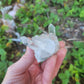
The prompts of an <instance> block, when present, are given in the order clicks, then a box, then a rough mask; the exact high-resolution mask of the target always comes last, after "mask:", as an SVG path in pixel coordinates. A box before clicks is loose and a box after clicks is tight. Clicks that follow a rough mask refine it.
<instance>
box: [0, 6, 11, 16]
mask: <svg viewBox="0 0 84 84" xmlns="http://www.w3.org/2000/svg"><path fill="white" fill-rule="evenodd" d="M11 8H12V6H7V7H4V8H1V9H0V11H1V13H2V16H3V17H4V15H5V14H7V12H8V11H9V10H10V9H11Z"/></svg>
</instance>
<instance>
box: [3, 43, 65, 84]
mask: <svg viewBox="0 0 84 84" xmlns="http://www.w3.org/2000/svg"><path fill="white" fill-rule="evenodd" d="M64 47H65V44H64V42H60V50H59V51H58V52H57V53H56V54H55V55H53V56H52V57H50V58H49V59H48V60H46V61H45V62H43V63H42V64H39V63H37V61H36V60H35V58H34V53H33V51H32V50H31V49H29V48H27V51H26V53H25V55H23V56H22V58H21V59H20V60H19V61H17V62H16V63H14V64H13V65H12V66H10V67H9V68H8V71H7V73H6V76H5V78H4V80H3V82H2V84H52V80H53V78H54V77H55V76H56V74H57V72H58V70H59V68H60V65H61V64H62V61H63V59H64V57H65V55H66V52H67V50H66V49H65V48H64Z"/></svg>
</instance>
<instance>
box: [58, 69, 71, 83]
mask: <svg viewBox="0 0 84 84" xmlns="http://www.w3.org/2000/svg"><path fill="white" fill-rule="evenodd" d="M58 76H59V78H60V79H61V80H62V84H68V83H69V77H70V72H69V71H68V70H66V71H65V72H64V73H60V74H59V75H58Z"/></svg>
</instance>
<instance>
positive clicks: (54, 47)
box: [20, 24, 59, 62]
mask: <svg viewBox="0 0 84 84" xmlns="http://www.w3.org/2000/svg"><path fill="white" fill-rule="evenodd" d="M48 31H49V33H48V34H41V35H40V36H38V35H36V36H34V37H32V38H31V39H28V38H27V37H25V36H23V37H21V38H20V40H21V42H22V43H23V44H25V45H27V46H28V47H30V48H31V49H33V50H34V52H35V58H36V59H37V61H38V62H43V61H45V60H46V59H48V58H49V57H51V56H52V55H53V54H55V53H56V52H57V51H58V50H59V42H58V39H57V36H56V35H55V27H54V26H53V25H52V24H50V25H49V27H48Z"/></svg>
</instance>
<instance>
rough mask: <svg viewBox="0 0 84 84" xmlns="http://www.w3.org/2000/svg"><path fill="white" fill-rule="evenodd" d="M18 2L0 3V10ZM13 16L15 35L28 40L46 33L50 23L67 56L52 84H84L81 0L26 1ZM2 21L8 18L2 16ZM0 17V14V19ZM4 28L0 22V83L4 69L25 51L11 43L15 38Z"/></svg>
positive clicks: (83, 6)
mask: <svg viewBox="0 0 84 84" xmlns="http://www.w3.org/2000/svg"><path fill="white" fill-rule="evenodd" d="M15 3H18V4H19V3H20V0H0V8H2V7H5V6H9V5H14V4H15ZM23 4H24V6H22V7H21V8H20V9H19V10H18V11H17V13H16V18H15V19H14V20H15V23H16V25H17V29H16V30H15V31H16V32H19V33H20V35H25V36H28V37H32V36H34V35H36V34H41V33H42V31H47V27H48V25H49V24H50V23H52V24H54V25H55V27H56V35H57V36H58V38H59V41H60V40H64V41H65V42H66V46H67V48H68V53H67V56H66V57H65V59H64V61H63V64H62V66H61V68H60V70H59V73H58V75H57V76H56V77H55V78H54V79H53V81H52V83H53V84H84V0H26V3H23ZM5 17H6V19H11V17H10V16H9V15H8V14H6V15H5ZM1 18H2V14H1V12H0V19H1ZM7 29H8V26H7V25H3V23H2V22H1V20H0V83H1V81H2V79H3V78H4V75H5V73H6V70H7V67H8V66H10V65H11V64H12V63H14V62H15V61H17V60H18V59H19V58H20V57H21V56H22V55H23V54H24V52H25V47H24V46H23V45H22V44H21V43H16V42H12V41H11V40H8V39H11V38H15V37H16V36H15V35H14V34H13V33H7V32H6V30H7Z"/></svg>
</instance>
